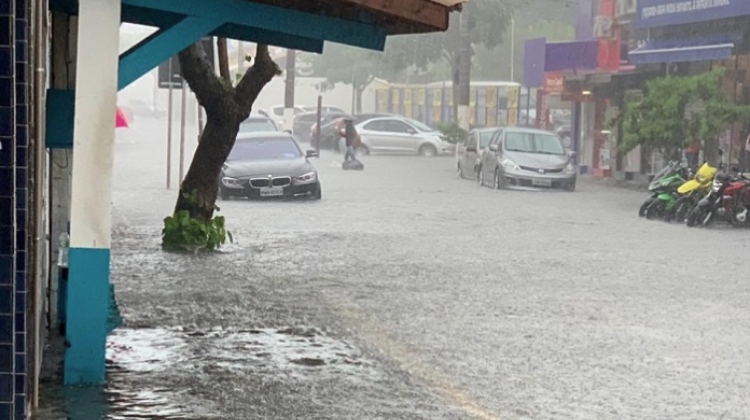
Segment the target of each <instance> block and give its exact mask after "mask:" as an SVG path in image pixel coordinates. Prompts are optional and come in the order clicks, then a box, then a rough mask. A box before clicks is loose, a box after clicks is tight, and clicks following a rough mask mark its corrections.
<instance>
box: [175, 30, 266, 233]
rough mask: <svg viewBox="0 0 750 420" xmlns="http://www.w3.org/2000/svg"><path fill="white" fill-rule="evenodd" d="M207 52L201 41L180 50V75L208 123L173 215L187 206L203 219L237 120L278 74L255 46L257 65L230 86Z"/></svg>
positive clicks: (210, 212)
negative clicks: (214, 68) (220, 75)
mask: <svg viewBox="0 0 750 420" xmlns="http://www.w3.org/2000/svg"><path fill="white" fill-rule="evenodd" d="M205 55H206V54H205V52H204V51H203V47H202V46H201V45H200V43H198V44H194V45H191V46H190V47H188V48H186V49H185V50H183V51H182V52H180V54H179V59H180V69H181V71H182V77H183V79H185V81H187V83H188V85H189V86H190V88H191V89H192V90H193V92H195V96H196V98H197V99H198V103H199V104H200V105H201V106H203V108H204V109H205V110H206V126H205V128H204V130H203V133H202V134H201V138H200V142H199V143H198V148H197V149H196V151H195V155H194V156H193V161H192V162H191V164H190V169H188V172H187V175H186V176H185V180H184V181H183V182H182V185H180V194H179V196H178V197H177V203H176V205H175V213H176V212H179V211H183V210H185V211H187V212H188V213H189V214H190V216H191V217H192V218H194V219H196V220H199V221H203V222H207V221H209V220H210V219H211V218H212V217H213V213H214V209H215V208H216V207H215V206H216V196H217V194H218V188H219V174H220V173H221V167H222V165H223V164H224V162H225V161H226V158H227V156H229V152H230V151H231V150H232V147H234V142H235V140H236V138H237V132H238V131H239V127H240V123H241V122H242V121H244V120H245V119H246V118H247V117H248V116H249V115H250V111H251V108H252V105H253V103H254V102H255V99H256V98H257V97H258V94H259V93H260V91H261V90H262V89H263V87H264V86H265V85H266V84H267V83H268V82H270V81H271V79H272V78H273V76H275V75H277V74H279V73H280V70H279V67H278V66H277V65H276V63H274V62H273V60H272V59H271V57H270V55H269V54H268V47H267V46H265V45H258V53H257V56H256V59H255V63H254V64H253V66H252V67H250V68H249V69H248V70H247V72H246V73H245V75H244V76H243V77H242V79H241V80H240V81H239V83H238V84H237V86H236V87H232V85H231V83H228V82H226V81H223V80H221V79H219V77H217V75H216V73H214V71H213V70H212V69H211V67H210V65H209V64H208V61H207V60H206V56H205ZM188 197H189V198H188Z"/></svg>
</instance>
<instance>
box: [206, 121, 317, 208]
mask: <svg viewBox="0 0 750 420" xmlns="http://www.w3.org/2000/svg"><path fill="white" fill-rule="evenodd" d="M314 156H317V153H316V152H315V151H314V150H308V151H307V153H306V154H305V153H302V150H301V149H300V147H299V145H298V144H297V142H296V141H295V140H294V137H292V135H291V134H289V133H284V132H279V133H270V132H265V133H260V132H258V133H249V134H241V135H239V136H238V137H237V141H236V142H235V145H234V147H233V148H232V151H231V152H230V153H229V157H228V158H227V160H226V162H225V163H224V165H223V166H222V168H221V174H220V176H219V197H220V198H221V199H223V200H227V199H230V198H232V197H247V198H251V199H255V198H272V197H286V198H292V197H298V196H306V197H309V198H312V199H315V200H320V198H321V197H322V192H321V191H322V190H321V187H320V179H319V178H318V171H317V170H315V167H314V166H313V165H312V163H310V161H309V159H308V158H310V157H314Z"/></svg>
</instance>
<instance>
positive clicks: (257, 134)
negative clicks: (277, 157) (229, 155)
mask: <svg viewBox="0 0 750 420" xmlns="http://www.w3.org/2000/svg"><path fill="white" fill-rule="evenodd" d="M256 138H264V139H269V138H274V139H294V137H293V136H292V135H291V134H289V133H287V132H284V131H253V132H247V133H238V134H237V139H242V140H249V139H256Z"/></svg>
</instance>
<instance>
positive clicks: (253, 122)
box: [240, 118, 278, 133]
mask: <svg viewBox="0 0 750 420" xmlns="http://www.w3.org/2000/svg"><path fill="white" fill-rule="evenodd" d="M264 131H278V129H277V128H276V124H274V123H273V121H271V120H267V119H265V118H262V119H260V118H258V119H250V120H245V121H243V122H242V124H240V133H260V132H264Z"/></svg>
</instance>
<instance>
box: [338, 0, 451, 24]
mask: <svg viewBox="0 0 750 420" xmlns="http://www.w3.org/2000/svg"><path fill="white" fill-rule="evenodd" d="M344 1H346V2H348V3H351V4H355V5H357V6H360V7H362V8H364V9H369V10H371V11H375V12H378V13H383V14H387V15H390V16H393V17H394V18H397V19H399V20H408V21H413V22H418V23H421V24H424V25H427V26H430V27H432V28H435V29H437V30H440V31H445V30H447V29H448V12H449V9H448V8H447V7H445V6H443V5H441V4H438V3H434V2H432V1H430V0H344Z"/></svg>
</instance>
